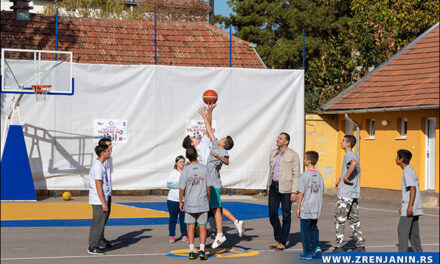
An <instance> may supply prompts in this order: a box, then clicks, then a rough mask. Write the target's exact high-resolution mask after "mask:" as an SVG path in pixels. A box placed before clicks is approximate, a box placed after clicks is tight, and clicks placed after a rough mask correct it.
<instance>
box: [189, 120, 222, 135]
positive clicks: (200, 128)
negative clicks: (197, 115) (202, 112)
mask: <svg viewBox="0 0 440 264" xmlns="http://www.w3.org/2000/svg"><path fill="white" fill-rule="evenodd" d="M215 124H216V122H215V120H212V132H214V133H215V127H216V125H215ZM205 133H206V127H205V122H203V120H195V119H191V120H186V130H185V136H188V135H189V136H190V137H196V138H198V139H201V138H202V136H203V134H205Z"/></svg>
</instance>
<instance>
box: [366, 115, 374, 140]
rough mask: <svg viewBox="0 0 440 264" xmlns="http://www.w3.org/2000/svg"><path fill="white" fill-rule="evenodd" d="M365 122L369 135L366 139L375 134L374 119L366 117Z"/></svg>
mask: <svg viewBox="0 0 440 264" xmlns="http://www.w3.org/2000/svg"><path fill="white" fill-rule="evenodd" d="M367 124H368V132H369V136H368V138H366V139H374V136H375V135H376V120H375V119H367Z"/></svg>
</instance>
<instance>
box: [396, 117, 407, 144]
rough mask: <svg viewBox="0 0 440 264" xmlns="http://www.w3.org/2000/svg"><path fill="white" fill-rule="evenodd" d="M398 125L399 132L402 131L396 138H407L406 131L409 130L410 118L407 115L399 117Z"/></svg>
mask: <svg viewBox="0 0 440 264" xmlns="http://www.w3.org/2000/svg"><path fill="white" fill-rule="evenodd" d="M397 124H398V126H399V128H398V129H399V130H400V131H399V132H400V137H398V138H396V139H406V133H407V131H408V118H406V117H402V118H399V119H398V123H397Z"/></svg>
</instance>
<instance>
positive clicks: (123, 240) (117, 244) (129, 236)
mask: <svg viewBox="0 0 440 264" xmlns="http://www.w3.org/2000/svg"><path fill="white" fill-rule="evenodd" d="M147 231H151V229H149V228H146V229H141V230H138V231H133V232H129V233H126V234H123V235H121V236H119V237H118V238H116V239H114V240H112V241H110V242H111V243H112V245H113V247H112V248H108V249H106V251H112V250H117V249H120V248H125V247H128V246H130V245H132V244H136V243H137V242H139V241H140V240H142V239H145V238H150V237H151V236H141V235H142V234H143V233H144V232H147Z"/></svg>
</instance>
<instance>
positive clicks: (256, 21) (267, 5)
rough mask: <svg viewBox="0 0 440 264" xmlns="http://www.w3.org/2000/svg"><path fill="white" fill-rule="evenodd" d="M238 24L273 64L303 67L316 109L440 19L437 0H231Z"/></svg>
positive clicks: (310, 104) (310, 107)
mask: <svg viewBox="0 0 440 264" xmlns="http://www.w3.org/2000/svg"><path fill="white" fill-rule="evenodd" d="M228 4H229V5H230V6H231V7H232V9H233V11H234V12H235V14H232V15H230V16H229V17H222V16H214V17H213V20H214V22H217V23H223V24H225V25H226V26H229V25H230V24H231V25H233V26H234V27H235V28H236V30H237V33H236V35H237V36H238V37H240V38H242V39H245V40H247V41H250V42H253V43H255V44H257V45H258V46H257V51H258V53H259V54H260V56H261V58H262V59H263V61H264V63H265V64H266V65H267V67H269V68H277V69H298V68H302V41H303V40H302V29H303V28H304V29H305V32H306V37H305V46H306V48H305V50H306V55H305V60H306V69H305V82H306V102H305V103H306V111H307V112H313V111H316V110H318V109H319V106H320V105H322V104H324V103H325V102H327V101H328V100H329V99H331V98H332V97H334V96H335V95H336V94H338V93H339V92H341V91H342V90H344V89H345V88H347V87H348V86H350V85H351V84H353V83H354V82H355V81H357V80H359V79H360V78H361V77H362V76H364V75H365V74H367V73H368V72H369V71H371V70H372V69H374V67H376V66H378V65H379V64H381V63H382V62H384V61H385V60H387V59H388V58H390V57H391V56H392V55H393V54H395V53H396V52H398V51H399V50H400V49H401V48H403V47H404V46H406V45H407V44H408V43H409V42H411V41H412V40H413V39H415V38H416V37H417V36H418V35H420V34H421V33H423V32H424V31H426V30H427V29H428V28H429V27H430V26H432V25H433V24H435V23H436V22H438V20H439V17H438V14H439V2H438V1H437V0H308V1H286V0H229V1H228Z"/></svg>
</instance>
